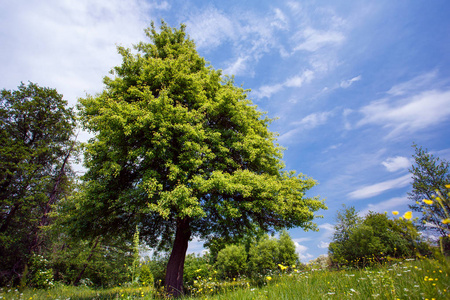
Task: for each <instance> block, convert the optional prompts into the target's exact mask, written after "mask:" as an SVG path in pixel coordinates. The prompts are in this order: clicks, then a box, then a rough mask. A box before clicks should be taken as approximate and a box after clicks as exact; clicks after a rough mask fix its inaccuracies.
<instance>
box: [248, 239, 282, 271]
mask: <svg viewBox="0 0 450 300" xmlns="http://www.w3.org/2000/svg"><path fill="white" fill-rule="evenodd" d="M279 256H280V250H279V247H278V241H277V239H275V238H271V237H269V236H265V237H263V238H262V239H261V240H260V241H259V242H258V243H257V244H256V245H254V246H252V247H250V251H249V273H250V274H251V275H252V276H255V275H267V274H271V273H272V272H273V271H274V270H276V269H277V263H278V258H279Z"/></svg>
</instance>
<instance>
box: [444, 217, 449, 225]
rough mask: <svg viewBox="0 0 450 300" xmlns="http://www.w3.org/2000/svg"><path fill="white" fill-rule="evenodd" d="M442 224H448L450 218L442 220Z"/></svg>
mask: <svg viewBox="0 0 450 300" xmlns="http://www.w3.org/2000/svg"><path fill="white" fill-rule="evenodd" d="M442 223H444V224H448V223H450V218H447V219H444V220H442Z"/></svg>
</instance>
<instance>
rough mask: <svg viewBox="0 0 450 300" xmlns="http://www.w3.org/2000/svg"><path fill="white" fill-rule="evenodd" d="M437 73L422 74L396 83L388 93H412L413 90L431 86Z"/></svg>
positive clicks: (397, 94)
mask: <svg viewBox="0 0 450 300" xmlns="http://www.w3.org/2000/svg"><path fill="white" fill-rule="evenodd" d="M437 75H438V73H437V71H431V72H427V73H424V74H421V75H419V76H417V77H414V78H413V79H411V80H408V81H406V82H402V83H399V84H397V85H394V86H393V87H392V88H391V89H390V90H389V91H388V92H387V93H388V94H389V95H392V96H401V95H405V94H411V92H413V91H417V90H418V89H419V90H420V89H424V88H426V87H428V86H430V85H431V84H432V83H433V82H434V81H435V80H436V78H437Z"/></svg>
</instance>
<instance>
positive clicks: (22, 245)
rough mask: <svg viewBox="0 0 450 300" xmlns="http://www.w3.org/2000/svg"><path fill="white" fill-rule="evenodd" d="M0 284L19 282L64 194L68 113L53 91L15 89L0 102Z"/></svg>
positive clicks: (3, 94)
mask: <svg viewBox="0 0 450 300" xmlns="http://www.w3.org/2000/svg"><path fill="white" fill-rule="evenodd" d="M0 97H1V98H0V145H1V148H0V283H1V284H2V285H3V284H6V283H11V282H12V281H16V282H17V280H18V279H19V278H20V277H21V275H22V272H23V270H24V267H25V265H26V263H27V261H28V259H29V257H30V255H31V254H32V253H40V252H41V251H42V248H43V247H44V246H45V234H44V233H43V232H42V230H41V227H42V226H45V225H48V223H49V221H50V219H49V212H50V210H51V205H52V204H54V203H55V202H56V201H57V200H58V199H59V198H60V196H61V194H62V193H64V192H65V189H66V187H67V184H68V182H69V181H70V180H69V177H70V168H69V167H68V158H69V156H70V152H71V149H72V147H73V145H74V142H73V141H72V140H71V138H72V137H73V131H74V129H75V125H76V124H75V117H74V113H73V111H72V109H70V108H67V107H66V105H67V102H66V101H65V100H63V98H62V95H60V94H58V93H57V91H56V90H54V89H50V88H45V87H40V86H38V85H37V84H34V83H29V84H28V85H25V84H23V83H22V84H21V85H20V86H19V87H18V89H17V90H16V91H8V90H2V91H1V96H0Z"/></svg>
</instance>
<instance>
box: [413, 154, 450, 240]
mask: <svg viewBox="0 0 450 300" xmlns="http://www.w3.org/2000/svg"><path fill="white" fill-rule="evenodd" d="M413 147H414V149H415V154H414V155H413V158H414V165H413V166H412V167H411V169H410V170H409V171H410V173H411V175H412V178H413V184H412V191H411V192H410V193H409V199H411V200H412V201H413V203H412V204H410V205H409V207H410V208H411V209H412V210H414V211H418V212H421V213H422V216H421V221H422V224H419V226H420V227H419V228H420V229H421V230H427V231H429V232H434V233H438V234H439V235H440V236H441V237H446V236H447V235H448V234H449V232H450V222H443V220H446V219H448V218H449V213H450V200H449V199H450V197H448V189H447V188H446V185H449V184H450V169H449V162H447V161H446V160H443V159H440V158H439V157H435V156H434V155H432V154H430V153H428V150H427V149H423V148H422V147H418V146H417V145H413ZM449 245H450V243H449ZM449 248H450V247H449Z"/></svg>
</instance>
